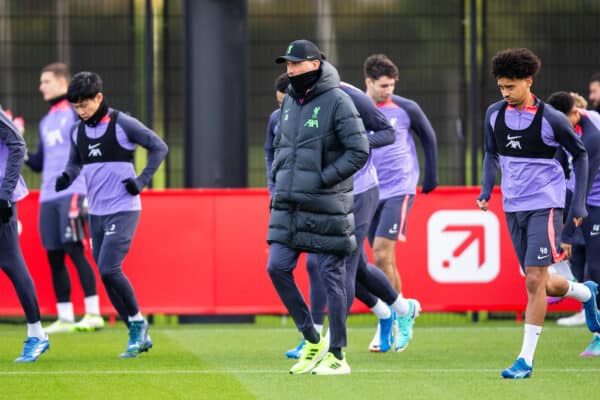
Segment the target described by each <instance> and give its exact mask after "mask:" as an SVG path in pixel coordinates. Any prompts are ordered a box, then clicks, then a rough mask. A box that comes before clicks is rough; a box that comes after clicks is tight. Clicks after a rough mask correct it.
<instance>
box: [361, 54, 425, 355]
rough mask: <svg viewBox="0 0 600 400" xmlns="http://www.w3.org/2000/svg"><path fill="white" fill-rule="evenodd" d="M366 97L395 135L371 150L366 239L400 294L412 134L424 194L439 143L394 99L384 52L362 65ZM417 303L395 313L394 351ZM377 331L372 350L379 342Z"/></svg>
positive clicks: (415, 111) (408, 330)
mask: <svg viewBox="0 0 600 400" xmlns="http://www.w3.org/2000/svg"><path fill="white" fill-rule="evenodd" d="M363 69H364V76H365V84H366V89H367V90H366V92H367V95H369V97H370V98H371V99H372V101H373V102H375V104H376V105H377V107H378V108H379V110H380V111H381V112H382V113H383V114H384V115H385V116H386V117H387V119H388V121H389V122H390V124H391V125H392V126H393V128H394V130H395V132H396V140H395V142H394V143H393V144H391V145H389V146H384V147H381V148H377V149H373V163H374V164H375V169H376V170H377V177H378V179H379V205H378V207H377V210H376V212H375V216H374V218H373V222H372V223H371V226H370V228H369V233H368V238H369V242H370V243H371V246H372V248H373V257H374V259H375V264H376V265H377V266H378V267H379V268H380V269H381V270H382V271H383V272H385V274H386V275H387V277H388V278H389V279H390V282H391V283H392V286H393V287H394V289H396V291H397V292H398V293H399V294H400V296H402V290H403V287H402V282H401V280H400V274H399V272H398V266H397V263H396V245H397V243H398V241H400V242H406V227H407V217H408V214H409V211H410V208H411V206H412V203H413V200H414V198H415V195H416V191H417V183H418V181H419V160H418V158H417V151H416V147H415V142H414V140H413V136H412V134H411V132H413V133H414V134H416V136H417V137H418V138H419V139H420V141H421V144H422V146H423V154H424V156H425V176H424V179H423V189H422V191H423V193H429V192H431V191H432V190H434V189H435V188H436V187H437V140H436V136H435V131H434V130H433V127H432V126H431V123H430V122H429V120H428V119H427V116H426V115H425V113H424V112H423V110H422V109H421V107H419V105H418V104H417V103H416V102H415V101H413V100H410V99H407V98H405V97H400V96H397V95H394V88H395V85H396V81H397V80H398V75H399V73H398V67H396V65H395V64H394V63H393V62H392V61H391V60H390V59H389V58H388V57H387V56H386V55H384V54H373V55H371V56H369V57H367V59H366V60H365V62H364V68H363ZM417 308H418V302H416V301H407V300H404V302H403V305H402V308H401V309H402V313H401V314H397V315H396V317H397V327H398V334H397V335H396V337H395V339H396V340H395V350H396V351H403V350H404V349H405V348H406V346H408V343H409V342H410V340H411V338H412V328H413V323H414V318H413V317H412V316H413V315H415V314H418V310H417V311H415V310H416V309H417ZM378 338H379V335H378V334H377V333H376V334H375V337H374V338H373V341H372V346H371V348H372V349H375V348H376V347H377V344H378Z"/></svg>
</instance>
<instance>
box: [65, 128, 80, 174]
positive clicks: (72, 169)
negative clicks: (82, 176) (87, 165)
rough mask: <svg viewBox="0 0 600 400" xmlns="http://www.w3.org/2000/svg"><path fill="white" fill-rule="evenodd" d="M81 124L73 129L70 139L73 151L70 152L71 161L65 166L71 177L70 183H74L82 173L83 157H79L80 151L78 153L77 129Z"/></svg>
mask: <svg viewBox="0 0 600 400" xmlns="http://www.w3.org/2000/svg"><path fill="white" fill-rule="evenodd" d="M78 126H79V124H75V125H74V126H73V127H72V128H71V133H70V134H69V137H70V139H71V149H70V150H69V160H68V161H67V165H66V166H65V173H66V174H67V175H68V176H69V178H70V181H71V182H73V181H74V180H75V178H77V177H78V176H79V173H80V172H81V165H82V163H81V157H79V151H77V142H76V138H77V128H78Z"/></svg>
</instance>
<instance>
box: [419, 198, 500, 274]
mask: <svg viewBox="0 0 600 400" xmlns="http://www.w3.org/2000/svg"><path fill="white" fill-rule="evenodd" d="M427 254H428V265H427V269H428V271H429V275H430V276H431V278H432V279H433V280H434V281H436V282H441V283H475V282H477V283H481V282H490V281H492V280H494V279H495V278H496V276H498V274H499V272H500V224H499V223H498V218H497V217H496V215H495V214H494V213H492V212H482V211H480V210H442V211H437V212H435V213H433V214H432V215H431V217H430V218H429V221H428V222H427Z"/></svg>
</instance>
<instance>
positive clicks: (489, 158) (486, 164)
mask: <svg viewBox="0 0 600 400" xmlns="http://www.w3.org/2000/svg"><path fill="white" fill-rule="evenodd" d="M492 112H493V109H492V108H488V110H487V112H486V113H485V120H484V122H483V142H484V151H485V155H484V156H483V173H482V174H481V179H482V183H481V193H480V194H479V197H478V199H479V200H489V199H490V197H491V195H492V189H493V188H494V183H495V182H496V175H497V174H498V167H499V161H498V160H499V157H498V148H497V147H496V141H495V139H494V131H493V130H492V125H491V122H490V117H491V115H492Z"/></svg>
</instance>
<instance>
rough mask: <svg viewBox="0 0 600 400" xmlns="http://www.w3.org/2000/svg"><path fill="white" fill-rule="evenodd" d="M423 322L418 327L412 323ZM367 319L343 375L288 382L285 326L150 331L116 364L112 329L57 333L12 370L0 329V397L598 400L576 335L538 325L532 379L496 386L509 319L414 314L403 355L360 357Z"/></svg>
mask: <svg viewBox="0 0 600 400" xmlns="http://www.w3.org/2000/svg"><path fill="white" fill-rule="evenodd" d="M421 319H422V321H420V320H421ZM373 321H374V317H371V316H369V317H366V316H360V317H352V318H351V320H350V322H349V330H348V341H349V347H348V348H347V349H346V357H347V359H348V362H349V364H350V366H351V367H352V373H351V374H350V375H347V376H337V377H323V376H311V375H300V376H292V375H289V374H288V369H289V367H290V366H291V365H292V363H293V361H292V360H287V359H285V358H284V351H285V350H287V349H288V348H291V347H293V346H294V345H296V344H297V342H298V339H299V334H298V332H296V330H295V329H294V328H293V327H292V325H291V323H290V321H289V320H288V322H287V323H282V320H281V318H278V317H259V318H258V319H257V323H255V324H228V325H211V324H194V325H188V324H186V325H176V324H173V325H165V324H163V325H158V326H152V327H151V330H150V333H151V336H152V339H153V342H154V348H153V349H152V350H151V351H150V352H149V353H145V354H142V355H141V356H139V357H138V358H137V359H119V358H117V354H118V353H120V352H121V351H123V350H124V348H125V344H126V340H127V333H126V330H125V328H124V327H123V326H122V325H121V324H117V325H115V326H114V327H109V328H106V329H105V330H103V331H100V332H94V333H71V334H56V335H53V336H52V337H51V339H50V340H51V341H50V350H49V351H48V352H47V353H45V354H44V355H43V356H42V357H41V358H40V359H39V360H38V361H37V362H36V363H32V364H14V363H13V359H14V358H16V357H17V356H18V355H19V353H20V351H21V348H22V341H23V339H24V335H25V326H24V325H7V324H0V398H1V399H103V400H107V399H125V398H127V399H142V398H143V399H163V400H166V399H277V400H281V399H302V400H313V399H331V400H334V399H340V400H342V399H361V400H367V399H430V400H439V399H484V400H492V399H558V398H572V399H585V398H597V396H598V393H599V390H600V357H598V358H583V357H579V353H580V352H581V351H582V350H583V349H584V348H585V346H586V345H587V344H588V342H589V341H590V339H591V334H590V333H589V332H588V331H587V329H586V328H584V327H578V328H563V327H558V326H556V324H555V323H554V322H551V321H550V322H548V323H547V324H546V327H545V328H544V331H543V333H542V336H541V339H540V343H539V345H538V350H537V354H536V361H535V365H534V370H533V376H532V378H531V379H527V380H523V381H511V380H504V379H502V378H501V377H500V371H501V370H502V369H503V368H505V367H507V366H509V365H510V364H512V362H513V361H514V359H515V358H516V356H517V354H518V352H519V350H520V346H521V337H522V329H523V327H522V325H520V324H517V323H516V322H514V321H504V322H495V321H492V322H490V321H484V322H479V323H444V324H442V323H435V322H431V321H429V322H428V321H427V316H426V315H424V316H422V317H421V318H419V320H417V324H416V325H415V336H414V339H413V341H412V342H411V344H410V346H409V347H408V349H407V350H406V351H405V352H404V353H386V354H376V353H369V352H368V351H367V346H368V343H369V341H370V340H371V337H372V335H373V333H374V323H373Z"/></svg>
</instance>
